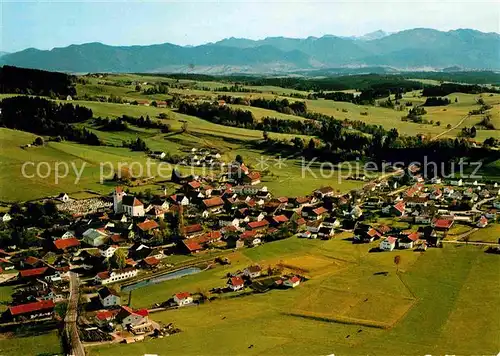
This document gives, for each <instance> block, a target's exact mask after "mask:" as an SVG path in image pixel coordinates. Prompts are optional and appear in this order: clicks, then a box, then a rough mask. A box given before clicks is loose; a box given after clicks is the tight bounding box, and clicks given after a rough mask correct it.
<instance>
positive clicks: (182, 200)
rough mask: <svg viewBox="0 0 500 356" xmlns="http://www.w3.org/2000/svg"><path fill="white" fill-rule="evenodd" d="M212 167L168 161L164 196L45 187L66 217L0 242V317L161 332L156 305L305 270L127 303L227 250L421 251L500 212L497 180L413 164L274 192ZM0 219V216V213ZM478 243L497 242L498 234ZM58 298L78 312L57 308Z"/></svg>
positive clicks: (194, 300)
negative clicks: (2, 303)
mask: <svg viewBox="0 0 500 356" xmlns="http://www.w3.org/2000/svg"><path fill="white" fill-rule="evenodd" d="M157 158H162V157H157ZM219 158H220V156H219V157H218V156H217V154H216V153H214V152H210V151H208V150H207V151H206V152H205V154H200V153H199V152H198V153H195V152H192V153H191V154H190V156H189V157H187V158H186V159H184V161H183V164H186V165H188V164H193V165H202V164H205V163H204V162H206V163H207V164H213V163H214V162H218V163H217V164H220V162H219V161H218V159H219ZM221 167H222V170H221V172H220V173H219V174H217V175H215V176H214V175H210V176H203V177H201V176H194V175H190V176H183V175H182V174H181V173H179V172H178V171H177V170H174V171H173V172H172V182H174V183H176V185H177V186H178V189H177V191H176V192H175V193H174V194H170V195H169V194H167V193H166V192H165V194H163V195H158V196H149V197H142V198H139V197H137V196H136V195H134V194H132V193H130V192H129V193H127V188H126V187H121V186H116V187H115V188H114V189H113V192H112V194H111V195H109V196H102V197H99V198H95V197H94V198H90V199H83V200H75V199H72V198H71V197H70V196H68V194H65V193H61V194H60V195H58V196H57V197H53V199H52V200H53V201H55V202H57V208H58V210H59V211H61V212H64V213H67V214H70V215H71V216H72V222H71V224H69V225H67V226H55V227H53V228H50V229H47V230H45V231H38V233H39V235H40V238H43V239H44V241H45V244H44V245H43V247H42V248H39V249H37V250H34V251H33V250H30V251H28V252H26V251H17V250H16V249H15V248H13V249H12V250H0V271H1V272H2V273H1V274H0V276H1V277H2V278H1V282H2V285H11V286H14V288H15V289H14V290H15V292H14V293H13V295H12V302H11V303H10V304H9V305H8V306H7V309H6V310H5V312H4V313H3V315H2V316H1V320H0V325H2V326H3V327H8V326H9V325H17V326H18V325H21V324H37V323H40V324H41V325H47V327H55V326H56V325H57V324H56V323H55V322H56V321H62V320H64V319H65V318H66V319H65V320H66V323H68V321H67V320H68V314H69V313H77V315H75V316H74V320H75V324H76V328H77V330H78V331H77V334H78V338H77V341H75V339H72V340H70V341H68V342H70V343H73V344H74V343H75V342H77V343H83V344H85V343H109V342H125V343H130V342H136V341H140V340H144V339H145V338H146V337H155V338H156V337H164V336H167V335H171V334H175V333H178V332H182V330H180V329H178V328H177V327H176V326H175V325H172V323H170V324H162V323H159V322H156V321H155V317H154V313H155V312H158V311H165V310H171V312H172V313H175V310H176V309H178V308H184V307H192V306H197V305H200V304H203V303H204V302H206V301H210V300H214V299H217V298H226V297H229V296H234V295H241V296H242V297H244V296H245V294H248V293H267V292H270V291H271V290H276V289H281V290H283V292H285V293H286V290H288V289H293V288H300V284H301V283H307V280H308V278H309V277H308V276H307V273H305V272H304V271H300V270H296V269H295V270H294V269H290V268H288V269H287V268H284V267H283V266H263V265H258V264H255V265H248V266H247V267H246V268H245V269H244V270H234V271H232V272H230V273H228V275H227V279H226V280H225V283H223V282H221V284H220V285H213V286H212V288H211V289H210V291H196V290H179V291H178V292H177V293H176V294H174V295H165V296H164V297H163V299H162V300H158V301H157V302H156V303H155V304H154V305H151V306H150V307H149V308H142V309H133V308H132V307H131V306H130V300H131V299H132V298H133V295H134V292H133V291H134V290H135V289H137V288H141V286H144V285H148V284H152V283H153V284H156V283H162V282H163V281H166V280H170V279H175V278H182V277H184V276H187V275H190V274H194V273H203V271H205V270H208V269H214V268H220V267H218V266H221V265H225V266H230V265H231V260H230V259H229V258H228V257H227V256H228V254H229V253H230V252H232V251H235V250H240V249H251V248H255V249H258V248H259V245H262V244H268V243H269V244H272V243H273V242H274V241H277V240H283V239H288V238H292V239H318V240H330V239H335V238H336V235H337V234H339V233H341V232H349V233H351V235H352V237H351V238H348V239H345V240H346V241H345V243H346V244H366V245H367V249H369V250H370V252H373V253H391V252H392V253H394V255H395V256H396V255H397V253H396V251H398V250H401V249H410V250H415V251H421V252H424V251H426V250H427V249H428V248H439V247H441V246H442V244H443V243H469V236H470V235H472V234H474V233H478V232H480V231H482V229H485V228H487V227H488V226H489V225H492V224H493V225H494V224H498V218H499V215H500V214H499V213H498V211H499V209H500V186H499V184H498V183H495V182H492V183H489V182H486V181H485V182H482V181H470V182H469V181H465V180H462V179H457V180H446V181H445V180H442V179H440V178H437V177H433V178H431V179H426V178H424V177H422V175H421V174H420V173H419V169H418V167H416V166H410V167H407V170H406V172H405V173H404V174H399V175H398V174H396V173H398V172H396V171H395V172H393V174H389V175H387V176H386V177H383V178H378V179H375V180H373V181H371V182H369V183H367V184H365V185H364V186H363V188H362V189H360V190H355V191H351V192H350V193H347V194H338V192H337V191H336V190H335V189H333V188H332V187H328V186H327V187H319V188H318V189H316V190H314V191H313V192H311V194H310V195H307V196H296V197H287V196H273V194H272V192H271V191H269V190H268V189H267V187H266V186H265V185H264V184H263V182H262V179H263V177H262V173H261V172H259V171H256V170H251V169H250V168H248V167H247V166H246V165H245V163H244V162H238V161H234V162H231V163H229V164H222V165H221ZM1 219H2V222H3V223H5V224H8V223H9V221H10V220H11V216H10V215H9V213H4V214H3V215H2V216H1ZM454 229H456V230H457V233H453V231H454ZM41 236H43V237H41ZM499 242H500V241H499ZM471 243H473V242H471ZM488 246H490V247H491V251H492V252H495V253H498V252H499V251H498V244H497V242H491V243H490V244H488ZM169 256H195V257H196V258H194V259H191V260H187V261H188V262H185V263H179V264H175V265H173V264H171V263H167V262H164V261H166V260H167V257H169ZM75 286H76V287H75ZM75 288H76V292H75V293H73V292H72V290H73V289H75ZM68 303H74V304H75V305H76V306H77V309H78V311H76V312H75V310H74V309H73V308H69V307H68V308H67V311H65V310H64V308H58V305H67V304H68ZM65 313H66V315H65ZM73 327H75V326H73ZM73 347H75V345H73Z"/></svg>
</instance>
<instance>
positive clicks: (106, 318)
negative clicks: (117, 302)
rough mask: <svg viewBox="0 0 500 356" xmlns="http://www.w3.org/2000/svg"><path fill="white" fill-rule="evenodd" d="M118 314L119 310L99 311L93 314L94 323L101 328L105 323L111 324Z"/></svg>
mask: <svg viewBox="0 0 500 356" xmlns="http://www.w3.org/2000/svg"><path fill="white" fill-rule="evenodd" d="M118 313H119V310H99V311H98V312H97V313H96V314H95V321H96V323H97V325H99V326H101V327H102V326H104V325H106V324H107V323H110V322H112V321H113V320H114V319H115V317H116V315H117V314H118Z"/></svg>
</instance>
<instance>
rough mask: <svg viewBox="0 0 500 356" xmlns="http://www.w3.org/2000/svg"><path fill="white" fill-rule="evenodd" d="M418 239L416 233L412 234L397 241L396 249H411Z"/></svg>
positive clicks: (418, 235) (418, 236)
mask: <svg viewBox="0 0 500 356" xmlns="http://www.w3.org/2000/svg"><path fill="white" fill-rule="evenodd" d="M419 239H420V234H419V233H418V232H412V233H410V234H408V235H406V236H404V237H402V238H400V239H399V240H398V247H399V248H402V249H411V248H413V247H414V246H415V244H416V243H417V242H418V240H419Z"/></svg>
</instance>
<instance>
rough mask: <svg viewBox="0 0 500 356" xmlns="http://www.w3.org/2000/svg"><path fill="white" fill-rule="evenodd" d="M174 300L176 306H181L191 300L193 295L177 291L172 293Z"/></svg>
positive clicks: (189, 302)
mask: <svg viewBox="0 0 500 356" xmlns="http://www.w3.org/2000/svg"><path fill="white" fill-rule="evenodd" d="M174 302H175V304H177V305H178V306H180V307H182V306H184V305H187V304H191V303H192V302H193V297H192V296H191V293H189V292H183V293H177V294H175V295H174Z"/></svg>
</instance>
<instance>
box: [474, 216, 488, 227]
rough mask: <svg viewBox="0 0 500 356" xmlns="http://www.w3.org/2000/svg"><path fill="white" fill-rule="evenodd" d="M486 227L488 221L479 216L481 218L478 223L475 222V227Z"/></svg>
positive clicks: (484, 217)
mask: <svg viewBox="0 0 500 356" xmlns="http://www.w3.org/2000/svg"><path fill="white" fill-rule="evenodd" d="M487 225H488V219H486V216H484V215H483V216H481V218H480V219H479V221H478V222H477V225H476V226H477V227H480V228H483V227H486V226H487Z"/></svg>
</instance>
